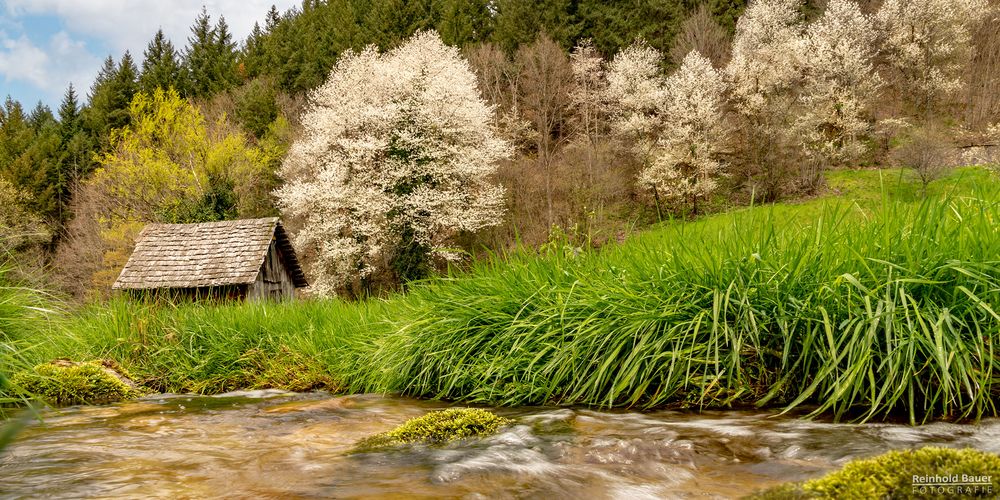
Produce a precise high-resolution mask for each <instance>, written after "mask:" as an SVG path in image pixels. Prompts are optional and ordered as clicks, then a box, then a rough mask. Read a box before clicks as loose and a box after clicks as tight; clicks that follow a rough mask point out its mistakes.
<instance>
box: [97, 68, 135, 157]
mask: <svg viewBox="0 0 1000 500" xmlns="http://www.w3.org/2000/svg"><path fill="white" fill-rule="evenodd" d="M137 73H138V70H137V69H136V67H135V62H133V61H132V55H131V54H130V53H128V52H125V55H123V56H122V59H121V62H120V63H118V64H115V61H114V59H112V58H111V56H108V58H107V59H105V60H104V66H103V67H102V68H101V71H100V73H98V75H97V79H96V80H94V84H93V86H91V88H90V104H89V106H88V107H87V109H86V111H84V127H85V128H86V130H87V132H88V133H89V134H90V136H91V137H92V138H93V139H94V140H95V141H96V142H98V143H100V144H102V145H104V144H107V140H108V133H109V132H110V131H111V130H113V129H118V128H122V127H124V126H125V125H127V124H128V121H129V117H128V106H129V103H130V102H131V101H132V97H133V96H134V95H135V93H136V90H137V88H138V83H137Z"/></svg>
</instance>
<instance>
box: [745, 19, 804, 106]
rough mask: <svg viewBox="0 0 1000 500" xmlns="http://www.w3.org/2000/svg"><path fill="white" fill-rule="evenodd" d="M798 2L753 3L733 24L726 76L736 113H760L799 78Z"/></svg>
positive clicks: (799, 26) (800, 27) (800, 32)
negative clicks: (730, 56) (730, 55)
mask: <svg viewBox="0 0 1000 500" xmlns="http://www.w3.org/2000/svg"><path fill="white" fill-rule="evenodd" d="M801 3H802V2H801V1H800V0H756V1H753V2H751V3H750V5H749V6H747V8H746V11H744V13H743V15H742V16H741V17H740V18H739V20H738V21H737V22H736V33H735V36H734V37H733V50H732V58H731V59H730V61H729V64H728V65H727V66H726V73H727V76H728V77H729V79H730V80H731V82H732V95H733V98H734V100H735V104H736V107H737V109H738V110H739V111H740V112H741V113H743V114H747V115H751V114H755V113H760V112H761V110H763V109H764V108H766V107H767V106H768V105H769V104H770V103H771V96H773V95H775V94H780V93H782V92H784V91H786V90H787V89H788V88H790V87H792V86H793V85H794V84H795V83H796V82H797V80H798V78H799V73H800V69H799V67H800V52H799V51H800V50H801V47H802V43H801V37H802V31H803V27H802V22H801V18H800V17H801V16H800V15H799V6H800V5H801Z"/></svg>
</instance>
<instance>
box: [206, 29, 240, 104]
mask: <svg viewBox="0 0 1000 500" xmlns="http://www.w3.org/2000/svg"><path fill="white" fill-rule="evenodd" d="M212 31H213V34H214V37H213V40H212V42H213V44H212V47H213V49H214V50H213V51H212V56H213V59H214V61H213V63H212V70H213V74H212V79H211V80H212V93H213V94H214V93H216V92H219V91H222V90H226V89H229V88H230V87H233V86H235V85H236V84H237V83H238V82H237V78H236V75H237V73H236V58H237V53H236V43H235V42H233V35H232V34H231V33H230V32H229V25H228V24H226V18H225V17H223V16H219V21H218V22H217V23H215V28H214V29H213V30H212Z"/></svg>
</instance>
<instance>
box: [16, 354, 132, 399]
mask: <svg viewBox="0 0 1000 500" xmlns="http://www.w3.org/2000/svg"><path fill="white" fill-rule="evenodd" d="M11 382H12V383H13V385H14V387H16V388H18V389H19V390H20V391H22V392H24V393H26V394H27V395H30V396H32V397H37V398H39V399H42V400H43V401H45V402H47V403H50V404H54V405H60V406H66V405H77V404H103V403H111V402H114V401H121V400H125V399H133V398H136V397H138V396H140V395H142V394H141V391H139V389H138V388H137V387H136V386H135V384H133V383H132V382H131V381H130V380H129V379H128V378H127V377H126V376H125V375H123V374H122V373H121V369H120V368H118V367H117V366H114V365H112V364H110V363H106V362H99V361H90V362H85V363H74V362H71V361H64V360H59V361H54V362H52V363H44V364H41V365H37V366H35V367H34V368H33V369H31V370H25V371H22V372H20V373H17V374H16V375H14V377H13V378H12V379H11Z"/></svg>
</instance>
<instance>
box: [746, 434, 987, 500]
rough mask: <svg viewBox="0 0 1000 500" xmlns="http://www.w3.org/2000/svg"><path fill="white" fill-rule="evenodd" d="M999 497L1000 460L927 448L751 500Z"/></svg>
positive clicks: (854, 464) (860, 463) (862, 462)
mask: <svg viewBox="0 0 1000 500" xmlns="http://www.w3.org/2000/svg"><path fill="white" fill-rule="evenodd" d="M998 493H1000V455H996V454H993V453H987V452H984V451H979V450H974V449H971V448H966V449H953V448H938V447H933V446H928V447H925V448H921V449H919V450H905V451H890V452H889V453H885V454H882V455H879V456H876V457H873V458H866V459H858V460H853V461H851V462H848V463H847V465H845V466H844V468H843V469H840V470H838V471H834V472H831V473H830V474H827V475H826V476H823V477H821V478H819V479H813V480H811V481H806V482H804V483H786V484H783V485H780V486H777V487H775V488H771V489H769V490H765V491H763V492H761V493H758V494H756V495H753V496H752V497H751V498H756V499H774V500H784V499H801V498H824V499H826V498H829V499H841V498H843V499H867V498H925V497H928V496H935V495H937V496H942V497H943V498H944V497H947V498H995V495H997V494H998Z"/></svg>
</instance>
